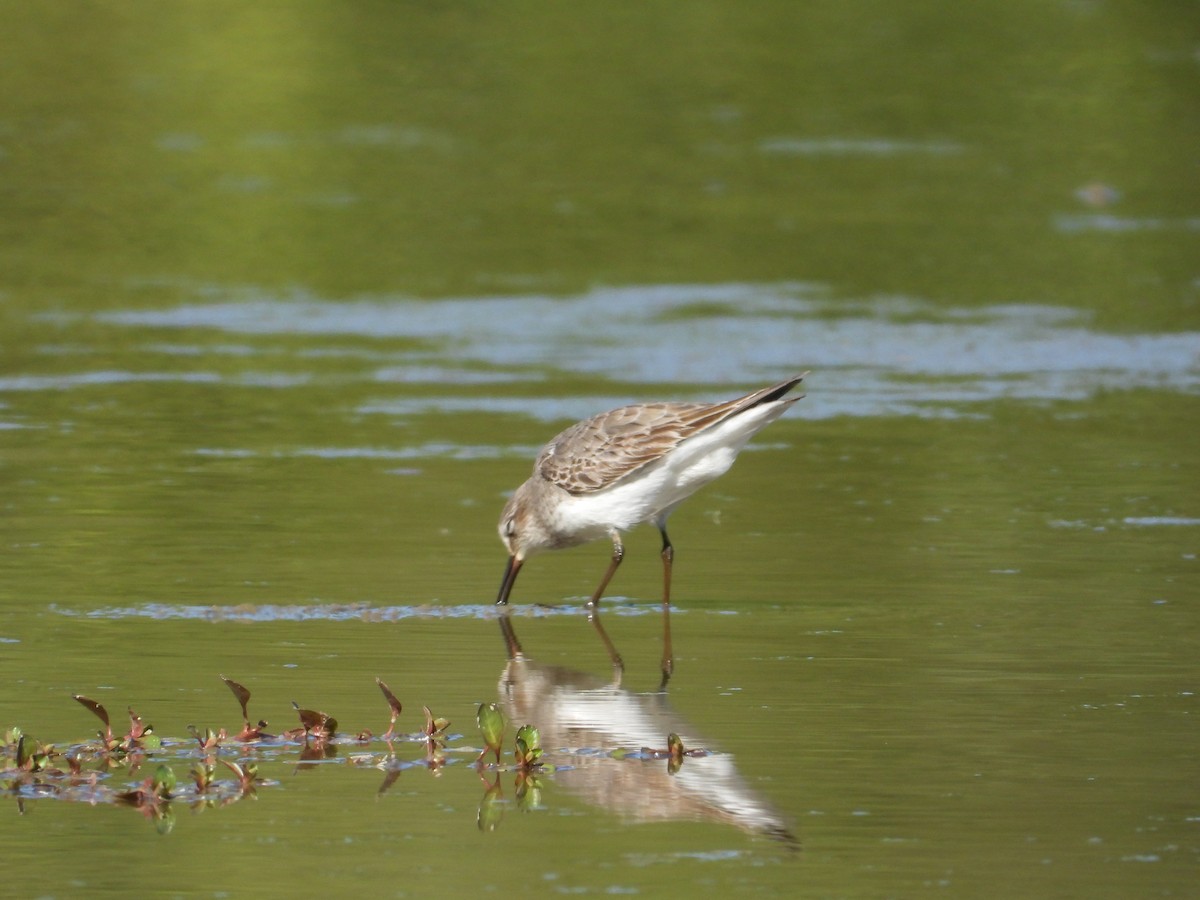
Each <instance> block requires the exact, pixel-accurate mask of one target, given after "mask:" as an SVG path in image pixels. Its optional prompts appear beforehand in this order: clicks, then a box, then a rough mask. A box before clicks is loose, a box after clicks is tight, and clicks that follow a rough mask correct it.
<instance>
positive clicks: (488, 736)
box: [475, 703, 504, 753]
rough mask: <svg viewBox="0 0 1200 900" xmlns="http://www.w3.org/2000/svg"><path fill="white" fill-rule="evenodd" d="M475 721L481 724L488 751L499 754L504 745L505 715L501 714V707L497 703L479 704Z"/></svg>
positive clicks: (480, 728)
mask: <svg viewBox="0 0 1200 900" xmlns="http://www.w3.org/2000/svg"><path fill="white" fill-rule="evenodd" d="M475 721H476V722H477V723H478V724H479V730H480V732H481V733H482V734H483V742H484V744H486V745H487V749H488V750H492V751H496V752H497V753H498V752H499V749H500V747H501V745H503V743H504V714H503V713H502V712H500V707H499V706H497V705H496V704H495V703H481V704H479V711H478V712H476V714H475Z"/></svg>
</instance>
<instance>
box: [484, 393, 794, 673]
mask: <svg viewBox="0 0 1200 900" xmlns="http://www.w3.org/2000/svg"><path fill="white" fill-rule="evenodd" d="M807 374H808V373H807V372H804V373H802V374H800V375H796V376H793V377H792V378H788V379H786V380H785V381H781V382H779V383H778V384H774V385H771V386H770V387H765V388H762V389H761V390H757V391H753V392H752V393H749V394H746V395H745V396H743V397H738V398H736V399H734V400H728V401H725V402H723V403H635V404H632V405H630V406H622V407H620V408H619V409H614V410H611V411H609V412H604V413H600V414H598V415H595V416H592V417H591V418H590V419H584V420H583V421H582V422H578V423H576V424H575V425H572V426H571V427H570V428H568V429H567V430H566V431H564V432H562V433H561V434H559V435H558V436H557V437H555V438H554V439H553V440H551V441H550V443H548V444H546V446H544V447H543V448H542V449H541V452H540V453H538V456H537V461H536V462H535V463H534V465H533V475H531V476H530V478H529V479H528V480H527V481H526V482H525V483H524V484H522V485H521V486H520V487H519V488H517V489H516V491H515V492H514V493H513V495H512V497H511V498H510V499H509V501H508V503H507V504H505V506H504V511H503V513H501V515H500V540H501V541H503V542H504V546H505V549H507V550H508V564H507V565H506V567H505V569H504V580H503V581H502V582H501V583H500V595H499V596H498V597H497V598H496V604H497V605H498V606H504V605H505V604H507V603H508V598H509V595H510V594H511V593H512V589H513V584H514V583H515V582H516V580H517V573H519V572H520V571H521V567H522V566H523V565H524V564H525V560H526V559H528V558H529V557H530V556H532V555H534V554H535V553H538V552H541V551H543V550H559V549H562V548H564V547H574V546H577V545H579V544H585V543H588V542H589V541H594V540H598V539H600V538H604V537H607V538H609V539H610V540H611V541H612V548H613V549H612V558H611V561H610V562H609V564H608V569H607V570H606V571H605V573H604V577H603V578H601V579H600V584H599V586H598V587H597V588H596V590H595V592H594V593H593V594H592V596H591V599H590V600H588V602H587V609H588V617H589V619H590V620H591V621H592V623H593V624H594V625H595V627H596V630H597V632H598V633H599V634H600V637H601V639H602V640H603V641H604V645H605V647H606V648H607V650H608V652H609V656H610V658H611V659H612V662H613V666H614V668H615V669H617V670H620V669H621V668H622V662H621V658H620V656H619V655H618V654H617V652H616V649H615V648H614V647H613V644H612V642H611V641H610V640H609V639H608V635H607V634H606V633H605V631H604V628H603V626H602V625H601V624H600V620H599V616H598V613H599V607H600V598H601V596H602V595H603V594H604V590H605V588H607V587H608V583H609V581H611V580H612V577H613V575H614V574H615V573H616V571H617V567H618V566H619V565H620V564H621V560H622V559H623V558H624V556H625V546H624V544H623V543H622V542H621V532H623V531H627V530H628V529H630V528H632V527H633V526H635V525H638V524H641V523H643V522H646V523H651V524H653V525H654V526H655V527H657V528H658V531H659V533H660V534H661V535H662V553H661V555H662V561H663V599H662V605H663V623H664V624H663V660H662V672H663V685H664V686H665V684H666V682H667V679H668V678H670V675H671V670H672V668H673V658H672V655H671V625H670V607H671V566H672V563H673V561H674V558H675V549H674V547H673V546H672V545H671V539H670V538H669V537H668V536H667V518H668V517H669V516H670V515H671V513H672V512H673V511H674V510H675V508H676V507H677V506H679V504H680V503H682V502H683V501H684V500H686V499H687V498H688V497H689V496H691V495H692V494H693V493H695V492H696V491H697V490H699V489H700V488H701V487H703V486H704V485H706V484H708V483H709V482H710V481H713V480H714V479H716V478H718V477H720V476H721V475H723V474H725V472H727V471H728V470H729V467H730V466H732V465H733V461H734V459H736V458H737V455H738V452H739V451H740V450H741V449H742V447H744V446H745V445H746V442H747V441H748V440H750V438H752V437H753V436H754V435H755V434H757V433H758V432H759V431H761V430H762V429H763V428H765V427H766V426H767V425H769V424H770V423H771V422H774V421H775V420H776V419H778V418H779V417H780V416H781V415H783V413H784V412H785V411H786V410H787V408H788V407H789V406H791V405H792V404H793V403H795V402H796V401H797V400H799V399H800V398H801V397H802V396H803V394H801V395H798V396H794V397H789V396H787V395H788V393H789V392H790V391H791V390H792V388H794V387H795V386H796V385H798V384H799V383H800V382H801V381H802V380H803V379H804V376H805V375H807Z"/></svg>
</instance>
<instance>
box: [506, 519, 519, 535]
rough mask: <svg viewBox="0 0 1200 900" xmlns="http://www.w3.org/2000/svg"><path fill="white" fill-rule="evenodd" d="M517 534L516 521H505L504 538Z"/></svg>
mask: <svg viewBox="0 0 1200 900" xmlns="http://www.w3.org/2000/svg"><path fill="white" fill-rule="evenodd" d="M516 533H517V521H516V519H505V520H504V536H505V537H512V536H513V535H514V534H516Z"/></svg>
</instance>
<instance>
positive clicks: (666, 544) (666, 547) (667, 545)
mask: <svg viewBox="0 0 1200 900" xmlns="http://www.w3.org/2000/svg"><path fill="white" fill-rule="evenodd" d="M658 530H659V531H660V532H661V533H662V541H663V544H662V561H663V601H662V610H663V656H662V682H661V683H660V684H659V686H658V689H659V690H660V691H665V690H666V689H667V682H668V681H670V680H671V673H672V672H674V671H675V657H674V654H673V653H672V652H671V564H672V563H674V562H675V548H674V547H673V546H671V539H670V538H669V537H667V529H666V526H664V525H659V526H658Z"/></svg>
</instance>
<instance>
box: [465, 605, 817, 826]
mask: <svg viewBox="0 0 1200 900" xmlns="http://www.w3.org/2000/svg"><path fill="white" fill-rule="evenodd" d="M499 623H500V630H501V633H502V634H503V636H504V643H505V647H506V650H507V654H508V662H507V664H506V665H505V667H504V670H503V672H502V673H501V675H500V681H499V685H498V689H499V695H500V706H501V708H502V710H503V711H504V714H505V716H506V718H507V719H508V722H509V725H510V726H511V727H513V728H515V727H517V726H519V725H522V724H525V723H530V724H533V725H536V726H537V728H538V730H539V731H540V733H541V743H542V746H543V747H544V748H546V749H547V751H548V752H550V753H554V754H555V755H559V754H560V753H562V752H563V751H566V752H567V753H569V754H570V757H569V765H564V766H561V767H559V768H558V769H557V770H556V771H555V773H554V775H553V779H554V787H555V788H556V789H559V790H564V791H566V792H568V793H571V794H573V795H575V796H577V797H579V798H580V799H582V800H583V801H585V802H586V803H589V804H591V805H592V806H595V807H599V808H601V809H604V810H606V811H608V812H610V813H612V814H614V815H616V816H618V817H619V818H621V819H622V820H624V821H626V822H633V823H641V822H667V821H683V820H690V821H703V822H722V823H725V824H729V825H733V826H736V827H737V828H740V829H742V830H743V831H746V832H749V833H751V834H757V835H763V836H767V837H770V838H773V839H777V840H780V841H783V842H785V843H787V844H788V845H791V846H793V847H794V846H797V840H796V837H795V836H794V834H793V832H792V829H791V826H790V823H789V822H788V820H787V819H786V818H785V817H784V816H783V815H782V814H781V813H780V812H779V811H778V810H776V809H775V808H774V807H773V806H772V805H771V803H770V802H769V801H768V800H767V799H766V798H765V797H763V796H762V795H760V794H759V793H758V792H757V791H755V790H754V789H753V788H751V787H750V785H749V784H748V783H747V781H746V779H745V778H743V777H742V776H741V774H740V773H739V772H738V771H737V768H736V766H735V764H734V757H733V756H732V755H730V754H728V753H720V752H705V753H699V754H696V755H691V754H689V755H687V756H686V757H685V758H684V759H683V760H682V764H680V762H681V761H680V760H679V759H678V758H676V759H675V760H673V761H672V760H671V759H670V757H669V756H668V755H667V754H666V752H665V751H664V752H663V753H661V754H658V753H656V754H646V753H642V752H641V751H643V749H644V748H665V747H666V746H667V738H668V735H672V734H677V735H679V736H680V737H681V738H682V740H683V744H684V746H686V747H707V745H706V743H705V742H704V740H703V739H702V738H701V737H700V736H699V735H698V734H697V732H696V730H695V729H694V728H693V727H692V725H691V724H690V723H689V722H687V721H685V720H684V719H683V718H682V717H681V716H680V715H679V714H678V713H677V712H675V711H674V710H673V709H672V708H671V706H670V704H669V702H668V700H667V695H666V692H665V691H662V690H660V691H657V692H655V693H648V694H638V693H634V692H632V691H629V690H627V689H625V688H623V687H621V684H620V673H619V672H614V677H613V679H612V680H610V681H605V680H603V679H602V678H598V677H596V676H594V675H590V674H587V673H584V672H579V671H575V670H572V669H567V668H563V667H561V666H548V665H542V664H541V663H538V662H535V661H534V660H533V659H531V658H530V657H528V656H527V655H526V654H525V653H524V651H523V650H522V648H521V643H520V641H519V640H518V638H517V635H516V631H515V630H514V628H513V624H512V620H511V618H510V617H509V615H508V613H507V611H506V612H504V613H502V614H501V615H500V617H499ZM613 751H622V752H625V753H626V754H627V755H626V756H625V757H624V758H616V757H614V755H613ZM629 751H632V752H629ZM631 757H632V758H631ZM651 760H653V761H651ZM481 777H483V773H481ZM517 782H518V783H517V785H516V789H517V792H518V798H517V799H518V803H519V804H522V805H527V804H529V803H530V802H534V803H536V802H537V800H538V796H537V793H536V791H537V790H538V785H537V778H536V776H535V777H533V778H532V779H530V778H522V777H521V775H520V774H518V778H517ZM484 783H485V785H486V786H487V792H486V793H485V796H484V799H483V803H482V804H481V806H480V814H479V826H480V828H482V829H484V830H490V829H491V828H494V827H495V826H496V824H497V822H498V819H499V816H500V815H501V808H500V807H499V800H500V799H501V797H502V788H501V786H500V781H499V777H498V776H497V778H496V779H495V780H488V779H487V778H484ZM531 790H532V791H534V793H533V794H532V801H531V795H530V793H529V792H530V791H531ZM522 791H524V792H525V793H524V794H523V795H522Z"/></svg>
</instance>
